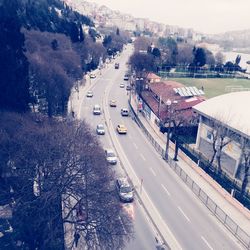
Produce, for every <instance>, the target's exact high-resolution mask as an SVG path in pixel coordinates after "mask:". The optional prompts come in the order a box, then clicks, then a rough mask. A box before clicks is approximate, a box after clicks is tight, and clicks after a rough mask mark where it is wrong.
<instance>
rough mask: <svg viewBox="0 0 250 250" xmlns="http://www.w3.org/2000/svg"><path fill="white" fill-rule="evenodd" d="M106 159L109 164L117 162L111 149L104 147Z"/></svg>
mask: <svg viewBox="0 0 250 250" xmlns="http://www.w3.org/2000/svg"><path fill="white" fill-rule="evenodd" d="M105 154H106V160H107V162H108V163H109V164H114V165H115V164H116V163H117V157H116V155H115V153H114V151H113V150H112V149H106V150H105Z"/></svg>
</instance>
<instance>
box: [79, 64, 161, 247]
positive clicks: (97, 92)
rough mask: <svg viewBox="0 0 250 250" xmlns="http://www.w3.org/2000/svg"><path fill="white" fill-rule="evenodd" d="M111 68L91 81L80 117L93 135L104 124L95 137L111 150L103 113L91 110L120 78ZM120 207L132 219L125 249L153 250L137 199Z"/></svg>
mask: <svg viewBox="0 0 250 250" xmlns="http://www.w3.org/2000/svg"><path fill="white" fill-rule="evenodd" d="M113 66H114V65H110V66H109V67H110V68H109V69H105V70H102V71H103V72H102V74H103V75H102V77H101V78H100V76H99V75H98V76H97V78H96V79H91V84H92V86H93V87H92V88H91V89H92V90H93V93H94V96H93V97H92V98H87V97H86V96H85V97H84V99H83V100H82V104H81V105H82V107H81V117H82V118H85V120H86V122H87V123H88V124H89V125H90V127H91V129H92V130H93V133H94V134H95V129H96V125H97V124H99V123H102V124H104V126H105V130H106V134H105V135H104V136H102V135H100V136H98V135H96V136H98V137H99V139H100V143H101V144H102V146H103V147H104V148H113V146H112V143H111V140H110V138H109V134H108V131H107V126H106V123H105V120H104V115H103V113H102V114H101V115H93V114H92V109H93V106H94V105H95V104H99V105H100V106H101V107H102V103H103V98H104V94H105V89H106V87H107V86H108V84H110V83H111V80H112V77H113V78H114V79H116V78H117V80H118V79H119V77H120V73H119V71H117V70H116V71H115V70H113ZM109 72H110V73H109ZM107 74H111V75H112V77H111V78H107V77H106V75H107ZM102 111H103V110H102ZM115 111H116V112H117V109H116V108H114V112H115ZM111 168H113V169H114V171H115V173H116V176H125V173H124V170H123V169H122V167H121V165H120V164H119V162H118V164H117V165H115V166H111ZM121 205H122V206H123V207H124V211H125V212H126V213H128V214H129V216H131V217H132V219H133V222H134V231H135V237H134V239H132V240H131V241H130V242H128V243H127V245H126V247H125V249H145V250H146V249H148V250H150V249H155V245H156V242H155V238H154V237H155V235H156V233H155V231H154V230H153V229H152V225H151V224H150V221H149V219H148V218H147V216H146V214H145V212H144V211H143V209H142V206H141V205H140V203H139V202H138V201H137V199H135V201H134V202H133V203H131V204H125V205H124V204H122V203H121Z"/></svg>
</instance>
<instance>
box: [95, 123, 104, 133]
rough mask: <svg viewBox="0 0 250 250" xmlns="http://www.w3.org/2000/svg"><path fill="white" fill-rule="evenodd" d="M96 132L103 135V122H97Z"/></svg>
mask: <svg viewBox="0 0 250 250" xmlns="http://www.w3.org/2000/svg"><path fill="white" fill-rule="evenodd" d="M96 133H97V134H98V135H104V134H105V129H104V126H103V124H98V125H97V126H96Z"/></svg>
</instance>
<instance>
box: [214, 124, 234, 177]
mask: <svg viewBox="0 0 250 250" xmlns="http://www.w3.org/2000/svg"><path fill="white" fill-rule="evenodd" d="M210 126H211V127H212V130H211V131H210V134H211V140H212V150H213V154H212V157H211V159H210V161H209V163H210V164H211V165H212V164H213V162H214V160H215V159H216V162H217V168H216V172H217V174H220V173H221V170H222V169H221V156H222V150H223V148H224V147H225V146H226V145H228V144H229V143H231V141H232V137H233V135H234V133H233V132H232V131H231V130H229V129H228V128H227V127H225V125H224V124H222V123H221V122H219V121H217V120H215V121H211V123H210Z"/></svg>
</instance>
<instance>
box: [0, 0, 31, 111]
mask: <svg viewBox="0 0 250 250" xmlns="http://www.w3.org/2000/svg"><path fill="white" fill-rule="evenodd" d="M18 6H19V3H18V1H16V0H13V1H7V0H5V1H3V2H2V3H0V108H1V109H6V110H12V111H17V112H24V111H27V110H28V103H29V100H30V98H29V81H28V62H27V59H26V57H25V55H24V53H23V52H24V48H23V47H24V36H23V34H22V33H21V32H20V28H21V24H20V22H19V19H18V16H17V9H18Z"/></svg>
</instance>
